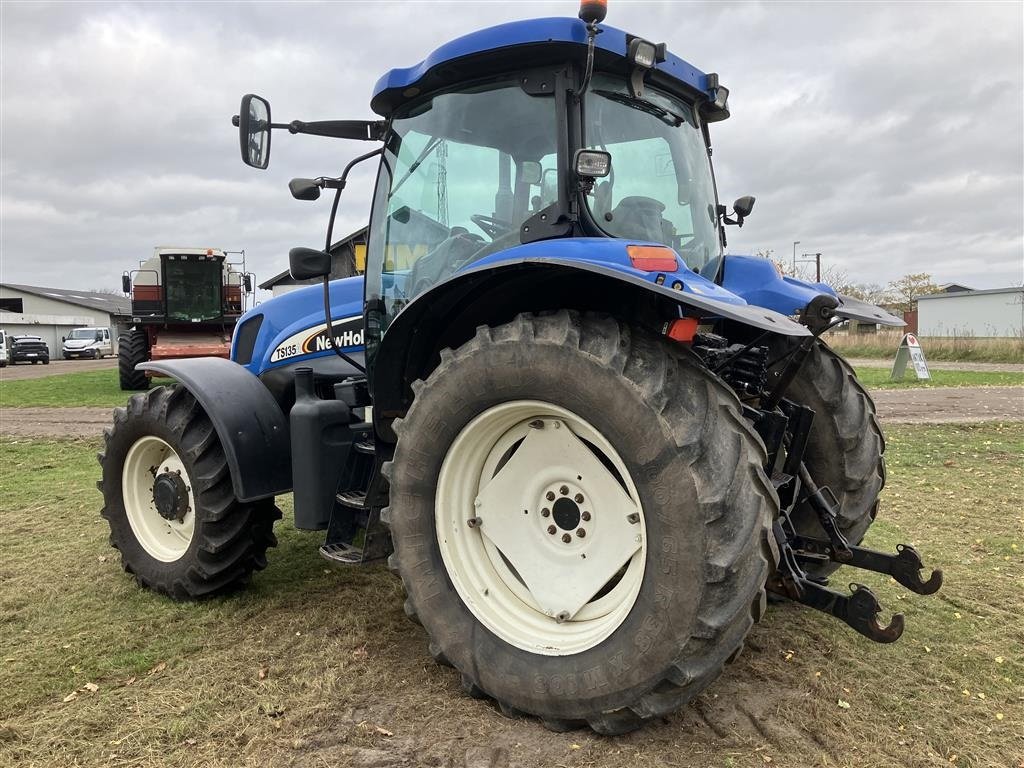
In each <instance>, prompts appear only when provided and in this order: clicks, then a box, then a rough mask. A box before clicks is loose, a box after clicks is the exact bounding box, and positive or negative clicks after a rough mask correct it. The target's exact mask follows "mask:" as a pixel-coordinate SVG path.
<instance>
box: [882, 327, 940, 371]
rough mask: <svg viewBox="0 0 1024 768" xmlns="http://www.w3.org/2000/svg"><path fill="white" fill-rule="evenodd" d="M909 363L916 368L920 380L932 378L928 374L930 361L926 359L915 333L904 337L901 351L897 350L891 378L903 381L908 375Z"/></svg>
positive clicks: (900, 347)
mask: <svg viewBox="0 0 1024 768" xmlns="http://www.w3.org/2000/svg"><path fill="white" fill-rule="evenodd" d="M908 362H909V363H911V364H912V365H913V366H914V373H915V374H917V378H918V379H930V378H931V375H930V374H929V373H928V361H927V360H925V359H924V350H923V349H921V342H919V341H918V340H917V336H915V335H914V334H913V333H907V334H905V335H904V336H903V340H902V341H901V342H900V346H899V349H897V350H896V360H895V361H893V364H892V373H891V374H889V378H890V379H892V380H893V381H897V380H900V379H902V378H903V374H904V373H906V370H907V363H908Z"/></svg>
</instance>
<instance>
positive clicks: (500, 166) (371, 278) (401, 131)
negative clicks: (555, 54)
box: [367, 80, 557, 327]
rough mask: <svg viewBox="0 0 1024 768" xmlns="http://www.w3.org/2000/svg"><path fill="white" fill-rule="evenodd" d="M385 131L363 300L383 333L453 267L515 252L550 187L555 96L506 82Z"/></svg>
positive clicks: (418, 112)
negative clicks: (375, 306)
mask: <svg viewBox="0 0 1024 768" xmlns="http://www.w3.org/2000/svg"><path fill="white" fill-rule="evenodd" d="M392 130H393V131H394V135H393V136H392V138H391V139H390V140H389V141H388V144H387V147H386V149H385V152H384V156H383V159H382V162H381V168H380V175H379V177H378V180H377V192H376V200H375V201H374V206H373V221H372V222H371V225H370V239H369V244H368V258H369V260H370V262H371V264H372V265H374V266H373V267H372V268H370V269H368V270H367V297H374V296H379V297H380V298H382V299H383V302H384V304H383V309H384V318H383V320H384V327H386V326H387V324H388V323H389V322H390V321H391V319H393V318H394V316H395V315H396V314H398V312H399V311H400V310H401V308H402V307H403V306H405V304H406V303H408V302H409V301H410V300H411V299H412V298H413V297H414V296H416V295H417V294H419V293H421V292H422V291H423V290H425V289H426V288H429V287H430V286H432V285H434V284H435V283H437V282H439V281H440V280H443V279H444V278H446V277H448V276H449V275H451V274H452V273H453V272H455V270H457V269H459V268H461V267H463V266H466V265H468V264H471V263H473V262H474V261H478V260H479V259H482V258H483V257H484V256H486V255H488V254H490V253H494V252H495V251H499V250H504V249H505V248H509V247H511V246H514V245H518V244H519V237H520V235H519V228H520V226H521V225H522V224H523V223H524V222H525V221H526V220H527V219H528V218H530V217H531V216H533V215H534V214H535V213H537V212H538V211H540V210H541V209H542V208H544V207H546V206H548V205H550V204H551V203H552V202H553V201H554V197H555V194H556V189H557V187H556V184H555V179H556V178H557V159H556V156H557V153H556V139H557V126H556V112H555V99H554V98H553V97H552V96H550V95H544V96H531V95H528V94H527V93H526V92H525V91H524V90H523V89H522V88H521V87H520V86H519V83H518V81H516V80H507V81H501V82H492V83H489V84H487V85H482V86H476V87H470V88H462V89H459V90H456V91H452V92H448V93H443V94H440V95H438V96H435V97H434V98H433V99H432V100H431V101H429V102H427V103H426V104H420V105H418V106H417V107H415V108H414V109H412V110H410V111H409V112H407V113H405V114H404V115H402V114H399V115H398V116H397V117H396V118H395V120H394V121H393V123H392ZM377 265H380V266H379V267H378V266H377ZM378 274H379V275H380V277H379V278H378Z"/></svg>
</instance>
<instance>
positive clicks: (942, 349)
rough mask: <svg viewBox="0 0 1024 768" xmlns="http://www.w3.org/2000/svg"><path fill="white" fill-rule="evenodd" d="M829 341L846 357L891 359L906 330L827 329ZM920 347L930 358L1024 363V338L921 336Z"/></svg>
mask: <svg viewBox="0 0 1024 768" xmlns="http://www.w3.org/2000/svg"><path fill="white" fill-rule="evenodd" d="M823 338H824V339H825V341H827V342H828V345H829V346H830V347H832V348H833V349H835V350H836V351H837V352H839V353H840V354H843V355H845V356H846V357H867V358H882V359H884V360H891V359H892V358H893V357H894V356H895V355H896V348H897V347H898V346H899V344H900V341H901V340H902V338H903V331H902V330H899V331H879V332H878V333H847V332H841V333H828V334H826V335H825V336H824V337H823ZM920 339H921V347H922V349H924V353H925V356H926V357H927V358H928V359H929V360H934V361H940V360H948V361H952V362H960V363H966V362H971V363H1024V338H1011V339H983V338H977V337H974V336H959V337H956V338H946V337H938V336H921V337H920Z"/></svg>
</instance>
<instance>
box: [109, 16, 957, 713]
mask: <svg viewBox="0 0 1024 768" xmlns="http://www.w3.org/2000/svg"><path fill="white" fill-rule="evenodd" d="M604 16H605V6H604V3H603V2H596V1H595V0H585V2H584V3H583V4H582V6H581V10H580V14H579V18H578V19H573V18H549V19H537V20H531V21H522V22H514V23H509V24H504V25H501V26H498V27H494V28H491V29H485V30H482V31H479V32H476V33H473V34H470V35H467V36H465V37H462V38H459V39H457V40H454V41H452V42H449V43H447V44H445V45H443V46H441V47H440V48H438V49H437V50H436V51H434V52H433V53H432V54H431V55H430V56H428V57H427V58H426V59H425V60H424V61H422V62H421V63H419V64H417V65H416V66H414V67H410V68H408V69H394V70H391V71H390V72H388V73H387V74H385V75H384V77H383V78H381V80H380V81H379V82H378V83H377V86H376V88H375V89H374V95H373V98H372V101H371V105H370V106H371V107H372V109H373V111H374V112H376V114H377V115H379V119H377V120H369V121H364V120H337V121H335V120H331V121H319V122H302V121H293V122H290V123H274V122H272V119H271V113H270V105H269V103H268V102H267V101H266V100H264V99H262V98H260V97H258V96H254V95H248V96H246V97H244V98H243V100H242V106H241V112H240V114H239V115H238V116H237V117H236V118H235V124H236V125H237V126H238V128H239V135H240V141H241V151H242V158H243V160H244V162H245V163H247V164H248V165H250V166H253V167H256V168H266V166H267V163H268V160H269V156H270V144H271V135H272V132H273V131H287V132H289V133H293V134H294V133H304V134H313V135H318V136H329V137H336V138H340V139H350V140H352V139H358V140H365V141H368V142H371V143H372V144H373V145H374V148H373V149H372V150H371V151H369V152H367V153H366V154H364V155H362V156H360V157H357V158H356V159H355V160H353V161H352V162H351V163H349V164H348V166H347V167H346V168H345V169H344V173H342V174H341V175H340V176H339V177H321V178H317V179H295V180H293V181H292V182H291V185H290V187H291V191H292V194H293V195H294V196H295V197H297V198H299V199H316V198H318V197H319V195H320V193H321V191H322V190H324V189H327V190H333V192H334V195H333V198H334V201H333V203H334V204H333V207H332V209H331V223H330V225H329V226H328V235H327V240H326V242H327V244H328V245H329V244H330V242H331V229H332V227H333V222H334V216H335V213H336V211H337V207H338V201H339V196H340V195H341V192H342V189H343V188H344V186H345V181H346V177H347V175H348V172H349V170H350V169H351V168H352V167H353V166H354V165H355V164H356V163H359V162H363V161H372V162H374V163H376V164H377V166H378V174H377V183H376V191H375V192H374V197H373V207H372V215H371V221H370V229H369V236H368V249H367V253H368V256H367V259H368V260H367V268H366V275H365V279H364V278H363V277H354V278H348V279H342V280H335V281H329V280H328V277H327V276H328V274H329V272H330V268H331V257H330V255H329V254H328V252H327V251H326V250H323V251H321V250H315V249H311V248H295V249H293V250H292V251H291V253H290V267H291V273H292V275H293V276H294V277H295V278H297V279H309V278H321V277H322V278H323V288H322V290H321V288H320V287H319V286H311V287H308V288H305V289H302V290H297V291H295V292H293V293H290V294H287V295H285V296H281V297H278V298H275V299H273V300H271V301H267V302H265V303H263V304H262V305H260V306H258V307H257V308H255V309H254V310H252V311H250V312H249V313H247V314H246V315H244V316H243V317H242V318H241V320H240V322H239V323H238V326H237V328H236V330H235V333H234V338H233V342H232V350H231V360H230V361H228V360H221V359H213V358H208V359H194V360H173V361H161V362H149V363H144V364H142V365H140V366H139V367H140V369H145V370H149V371H153V372H154V373H158V374H161V375H163V376H168V377H171V378H173V379H175V380H176V382H177V383H175V384H173V385H171V386H163V387H157V388H155V389H153V390H151V391H149V392H145V393H141V394H137V395H135V396H133V397H132V398H131V400H130V401H129V403H128V406H127V408H120V409H117V411H116V412H115V414H114V423H113V426H112V428H111V429H109V430H107V432H106V445H105V447H104V450H103V452H102V453H101V455H100V463H101V465H102V470H103V472H102V480H101V481H100V483H99V487H100V490H101V491H102V492H103V495H104V510H103V515H104V517H105V518H106V519H107V520H108V521H109V523H110V528H111V533H112V537H111V541H112V543H113V545H114V546H115V547H116V548H117V549H119V550H120V552H121V555H122V559H123V563H124V567H125V569H126V570H127V571H129V572H130V573H133V574H134V575H135V577H136V578H137V580H138V582H139V583H140V584H141V585H143V586H145V587H148V588H151V589H153V590H156V591H158V592H161V593H165V594H167V595H170V596H171V597H173V598H176V599H191V598H199V597H203V596H206V595H212V594H217V593H223V592H225V591H228V590H231V589H234V588H237V587H238V586H240V585H242V584H244V583H245V582H246V581H247V580H248V578H249V577H250V575H251V574H252V573H253V572H254V571H256V570H259V569H261V568H263V567H264V566H265V565H266V558H265V556H266V551H267V549H268V548H269V547H271V546H273V545H274V544H275V539H274V535H273V530H272V529H273V525H274V522H275V520H277V519H278V518H280V516H281V514H280V512H279V511H278V509H277V507H276V506H275V502H274V499H275V497H276V496H281V495H284V494H288V493H291V494H292V495H293V500H294V518H295V525H296V526H298V527H299V528H303V529H314V530H324V531H326V543H325V544H324V546H323V547H322V548H321V554H322V555H323V556H325V557H327V558H328V559H330V560H332V561H333V562H336V563H339V564H343V565H348V566H356V565H360V564H364V563H372V562H377V561H381V560H383V559H385V558H386V559H387V562H388V564H389V565H390V567H391V568H392V569H393V570H394V571H396V572H397V573H398V574H399V576H400V577H401V579H402V582H403V584H404V587H405V591H406V594H407V599H406V602H405V610H406V612H407V613H408V614H409V616H410V617H411V618H413V619H415V620H417V621H418V622H420V623H421V624H422V625H423V627H424V629H425V630H426V633H427V636H428V638H429V649H430V653H431V654H432V655H433V656H434V658H435V659H436V660H437V661H438V662H440V663H442V664H446V665H450V666H452V667H454V668H455V670H457V671H458V673H459V674H460V675H461V679H462V682H463V685H464V687H465V689H466V691H467V692H468V693H469V694H470V695H474V696H482V695H486V696H490V697H492V698H493V699H495V700H496V701H497V703H498V705H499V706H500V708H501V710H502V711H503V712H505V713H507V714H522V713H527V714H530V715H534V716H537V717H539V718H540V719H541V720H542V721H543V723H544V724H545V725H546V726H548V727H549V728H553V729H556V730H563V729H568V728H574V727H579V726H584V725H589V726H590V727H591V728H593V729H595V730H596V731H598V732H601V733H622V732H625V731H628V730H631V729H633V728H636V727H639V726H641V725H642V724H643V723H644V722H645V721H647V720H649V719H650V718H653V717H657V716H661V715H665V714H667V713H669V712H672V711H673V710H675V709H677V708H679V707H681V706H683V705H685V704H686V703H687V702H689V701H690V700H691V699H692V698H693V697H694V696H696V695H697V694H698V693H699V692H700V691H702V690H703V689H704V688H705V687H706V686H707V685H708V684H709V683H711V681H712V680H713V679H714V678H715V677H716V676H717V675H718V674H719V673H720V672H721V670H722V667H723V665H724V664H725V663H726V662H728V661H730V660H731V659H733V658H734V657H735V656H736V655H737V654H738V653H739V651H740V649H741V648H742V646H743V642H744V638H745V637H746V635H747V633H748V632H749V631H750V629H751V627H752V625H753V623H754V622H755V621H757V620H758V619H759V618H760V617H761V616H762V615H763V613H764V611H765V606H766V593H771V594H773V595H775V596H778V597H779V598H781V599H788V600H792V601H796V602H798V603H802V604H804V605H807V606H809V607H811V608H814V609H817V610H820V611H823V612H826V613H829V614H831V615H833V616H835V617H836V618H838V619H839V620H840V621H843V622H845V623H846V624H848V625H849V626H850V627H852V628H853V629H854V630H856V631H857V632H859V633H861V634H862V635H864V636H866V637H868V638H870V639H872V640H875V641H879V642H891V641H893V640H895V639H897V638H898V637H899V636H900V634H901V633H902V631H903V617H902V616H901V615H896V616H894V617H893V618H892V620H891V622H890V623H889V624H888V626H881V625H880V624H879V623H878V622H877V620H876V614H877V613H878V612H879V610H880V606H879V604H878V601H877V600H876V598H875V596H874V595H873V594H872V593H871V592H870V590H868V589H867V588H866V587H863V586H859V585H853V588H852V590H850V591H848V590H845V589H839V590H836V589H832V588H830V587H829V586H828V584H827V576H828V575H829V574H830V573H831V572H832V571H833V570H835V569H836V568H837V567H838V566H839V565H841V564H845V565H850V566H854V567H859V568H864V569H867V570H871V571H876V572H881V573H886V574H890V575H892V577H893V578H894V579H896V580H897V581H898V582H900V583H901V584H903V585H905V586H906V587H907V588H909V589H911V590H913V591H915V592H918V593H921V594H927V593H931V592H934V591H935V590H936V589H938V587H939V584H940V583H941V574H940V572H938V571H936V572H934V573H933V574H932V575H931V576H930V577H929V578H928V579H927V580H923V579H922V578H921V574H920V569H921V567H922V564H921V560H920V558H919V557H918V555H917V553H916V552H915V550H914V549H913V548H912V547H910V546H907V545H903V546H900V547H898V548H897V551H896V552H895V553H885V552H878V551H873V550H870V549H866V548H863V547H860V546H859V543H860V541H861V539H862V537H863V536H864V533H865V531H866V530H867V528H868V526H869V525H870V524H871V522H872V520H873V519H874V517H875V514H876V512H877V510H878V495H879V492H880V491H881V489H882V486H883V484H884V482H885V464H884V460H883V451H884V441H883V438H882V433H881V429H880V427H879V424H878V421H877V419H876V417H875V409H874V405H873V403H872V401H871V398H870V397H869V396H868V394H867V392H865V390H864V389H863V387H862V386H861V385H860V384H859V383H858V382H857V379H856V376H855V375H854V372H853V370H852V369H851V368H850V366H849V365H848V364H847V363H846V362H844V361H843V360H842V359H841V358H840V357H839V356H838V355H837V354H836V353H834V352H833V351H832V350H830V349H829V348H828V346H827V345H826V344H825V343H824V342H823V341H822V339H821V335H822V333H823V332H824V331H825V330H827V329H828V328H830V327H832V325H833V324H836V323H839V322H842V321H844V320H846V319H850V318H855V319H858V320H865V321H869V322H876V323H882V324H889V325H897V324H900V321H899V320H898V319H896V318H894V317H892V316H890V315H888V314H887V313H885V312H884V311H883V310H880V309H878V308H877V307H871V306H868V305H865V304H863V303H861V302H858V301H855V300H853V299H851V298H848V297H846V296H840V295H837V294H836V293H835V292H834V291H833V290H832V289H831V288H829V287H828V286H826V285H822V284H809V283H806V282H802V281H799V280H794V279H792V278H789V277H783V276H782V275H781V274H780V273H779V272H778V271H777V270H776V268H775V267H774V266H773V265H772V263H771V262H769V261H767V260H764V259H759V258H751V257H747V256H733V255H723V253H724V250H725V243H726V227H727V226H728V225H742V223H743V221H744V219H745V217H747V216H748V215H749V214H750V212H751V208H752V207H753V203H754V200H753V198H751V197H742V198H740V199H739V200H737V201H736V202H735V203H734V205H733V206H732V210H731V211H730V210H729V208H727V207H726V206H724V205H721V204H720V203H719V202H718V194H717V191H716V187H715V178H714V175H713V173H712V166H711V160H710V156H711V144H710V130H709V129H710V126H711V124H712V123H715V122H717V121H720V120H724V119H725V118H727V117H728V116H729V103H728V96H729V93H728V90H727V89H726V88H725V86H724V85H722V83H721V82H720V81H719V78H718V76H717V75H715V74H705V73H703V72H701V71H699V70H698V69H696V68H695V67H694V66H692V65H691V64H689V63H687V62H686V61H683V60H682V59H680V58H678V57H677V56H676V55H674V54H673V53H671V52H670V51H669V50H668V48H667V46H666V45H665V44H655V43H652V42H649V41H648V40H645V39H643V38H640V37H637V36H635V35H632V34H628V33H626V32H623V31H622V30H619V29H615V28H613V27H610V26H606V25H603V24H602V23H601V22H603V20H604Z"/></svg>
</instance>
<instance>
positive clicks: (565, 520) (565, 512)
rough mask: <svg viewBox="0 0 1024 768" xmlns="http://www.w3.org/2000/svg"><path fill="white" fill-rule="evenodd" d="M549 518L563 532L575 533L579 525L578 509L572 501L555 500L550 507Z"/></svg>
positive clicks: (564, 499)
mask: <svg viewBox="0 0 1024 768" xmlns="http://www.w3.org/2000/svg"><path fill="white" fill-rule="evenodd" d="M551 517H552V519H553V520H554V521H555V525H557V526H558V527H559V528H561V529H562V530H563V531H575V530H576V528H577V527H579V524H580V517H581V515H580V508H579V506H578V505H577V504H576V502H575V501H573V500H572V499H566V498H561V499H555V503H554V504H552V505H551Z"/></svg>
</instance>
